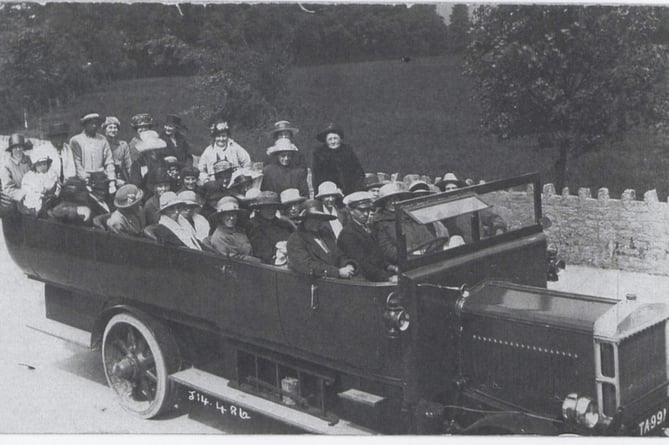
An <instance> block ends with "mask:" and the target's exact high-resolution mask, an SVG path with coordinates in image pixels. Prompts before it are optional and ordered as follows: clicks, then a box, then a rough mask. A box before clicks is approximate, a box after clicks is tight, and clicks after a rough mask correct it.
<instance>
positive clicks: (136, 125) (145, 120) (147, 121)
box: [128, 113, 157, 185]
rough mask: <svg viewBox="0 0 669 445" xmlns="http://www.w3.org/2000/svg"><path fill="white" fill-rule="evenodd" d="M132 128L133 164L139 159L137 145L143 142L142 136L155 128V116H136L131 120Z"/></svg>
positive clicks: (131, 153) (131, 155) (131, 154)
mask: <svg viewBox="0 0 669 445" xmlns="http://www.w3.org/2000/svg"><path fill="white" fill-rule="evenodd" d="M130 126H131V127H132V128H133V129H134V130H135V136H134V137H133V138H132V139H131V140H130V142H129V143H128V148H129V149H130V159H132V162H133V163H134V162H136V161H137V159H138V158H139V151H138V150H137V147H136V145H137V144H138V143H139V142H140V141H141V140H142V138H141V134H142V133H143V132H145V131H147V130H151V129H152V128H153V116H151V115H150V114H148V113H140V114H136V115H134V116H133V117H131V118H130ZM156 134H157V133H156ZM135 185H137V184H135Z"/></svg>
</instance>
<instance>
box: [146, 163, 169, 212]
mask: <svg viewBox="0 0 669 445" xmlns="http://www.w3.org/2000/svg"><path fill="white" fill-rule="evenodd" d="M146 182H147V188H148V189H149V192H150V193H151V196H150V197H149V199H147V200H146V203H145V204H144V213H145V215H146V223H147V224H149V225H151V224H158V220H159V219H160V197H161V196H162V195H163V194H164V193H165V192H168V191H169V190H170V177H169V176H168V175H167V170H166V169H165V168H163V167H159V168H157V169H155V170H153V171H151V172H150V173H149V175H148V178H147V181H146Z"/></svg>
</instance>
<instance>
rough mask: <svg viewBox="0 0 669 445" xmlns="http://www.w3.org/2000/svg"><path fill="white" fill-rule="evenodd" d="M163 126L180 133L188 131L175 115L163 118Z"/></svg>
mask: <svg viewBox="0 0 669 445" xmlns="http://www.w3.org/2000/svg"><path fill="white" fill-rule="evenodd" d="M163 125H166V126H169V127H174V128H176V129H178V130H181V131H188V127H186V125H185V124H184V123H183V122H182V121H181V118H180V117H179V116H177V115H176V114H168V115H167V116H165V123H164V124H163Z"/></svg>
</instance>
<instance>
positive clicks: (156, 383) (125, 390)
mask: <svg viewBox="0 0 669 445" xmlns="http://www.w3.org/2000/svg"><path fill="white" fill-rule="evenodd" d="M102 363H103V366H104V369H105V376H106V377H107V383H108V384H109V386H110V387H111V388H112V389H113V390H114V392H116V394H117V396H118V397H119V399H120V402H121V406H122V407H123V408H124V409H126V410H127V411H130V412H132V413H133V414H136V415H138V416H140V417H143V418H145V419H150V418H153V417H155V416H157V415H158V414H160V413H162V412H164V411H166V410H168V409H169V408H172V406H173V397H174V392H175V391H174V388H173V384H172V383H171V382H170V381H169V378H168V377H169V375H170V374H171V373H173V372H176V371H178V368H179V351H178V348H177V344H176V341H175V340H174V337H173V336H172V334H171V333H170V332H169V330H168V329H167V328H166V327H165V326H164V325H163V324H162V323H160V322H159V321H157V320H155V319H152V318H150V317H148V316H147V317H139V316H136V315H133V314H129V313H120V314H116V315H114V316H113V317H112V318H111V319H110V320H109V322H108V323H107V326H106V327H105V332H104V335H103V337H102Z"/></svg>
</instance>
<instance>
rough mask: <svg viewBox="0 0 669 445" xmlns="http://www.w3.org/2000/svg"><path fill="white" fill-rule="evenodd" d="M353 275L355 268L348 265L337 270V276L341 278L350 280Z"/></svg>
mask: <svg viewBox="0 0 669 445" xmlns="http://www.w3.org/2000/svg"><path fill="white" fill-rule="evenodd" d="M354 273H355V268H354V267H353V266H352V265H350V264H347V265H346V266H344V267H341V268H340V269H339V276H340V277H341V278H351V277H352V276H353V274H354Z"/></svg>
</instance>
